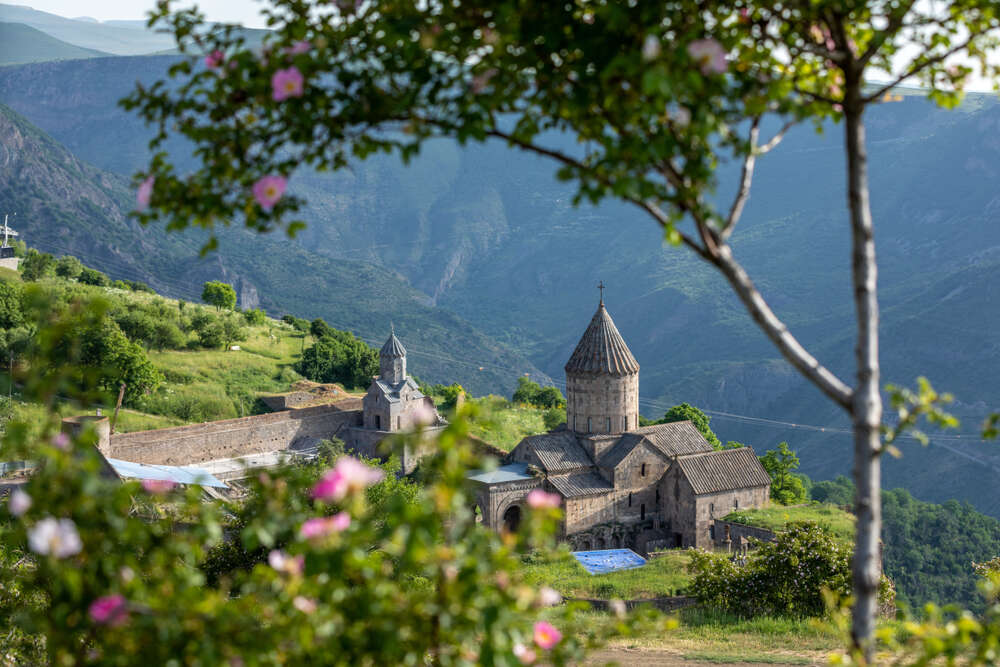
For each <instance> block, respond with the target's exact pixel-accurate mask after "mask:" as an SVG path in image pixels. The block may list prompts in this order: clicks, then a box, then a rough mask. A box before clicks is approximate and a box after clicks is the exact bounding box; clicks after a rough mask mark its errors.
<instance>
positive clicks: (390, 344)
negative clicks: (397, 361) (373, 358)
mask: <svg viewBox="0 0 1000 667" xmlns="http://www.w3.org/2000/svg"><path fill="white" fill-rule="evenodd" d="M379 356H382V357H392V358H396V357H405V356H406V348H405V347H403V344H402V343H400V342H399V339H398V338H396V334H395V332H393V333H391V334H389V340H387V341H385V345H383V346H382V349H381V350H380V351H379Z"/></svg>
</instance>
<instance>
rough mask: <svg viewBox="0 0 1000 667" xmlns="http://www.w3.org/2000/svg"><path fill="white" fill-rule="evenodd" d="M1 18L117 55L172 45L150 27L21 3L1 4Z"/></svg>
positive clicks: (154, 49) (165, 36) (169, 40)
mask: <svg viewBox="0 0 1000 667" xmlns="http://www.w3.org/2000/svg"><path fill="white" fill-rule="evenodd" d="M0 21H6V22H10V23H23V24H25V25H28V26H31V27H32V28H35V29H36V30H40V31H42V32H44V33H46V34H48V35H51V36H52V37H55V38H56V39H58V40H61V41H63V42H66V43H68V44H73V45H76V46H79V47H83V48H85V49H96V50H98V51H103V52H106V53H114V54H118V55H138V54H141V53H153V52H154V51H161V50H163V49H170V48H173V46H174V40H173V38H171V37H169V36H167V35H161V34H157V33H155V32H151V31H149V30H145V29H143V30H136V29H135V28H133V27H131V26H130V27H123V26H120V25H106V24H103V23H97V22H92V21H81V20H77V19H67V18H63V17H61V16H56V15H55V14H49V13H48V12H40V11H38V10H35V9H32V8H30V7H25V6H22V5H4V4H0Z"/></svg>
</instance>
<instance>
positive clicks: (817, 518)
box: [725, 503, 854, 540]
mask: <svg viewBox="0 0 1000 667" xmlns="http://www.w3.org/2000/svg"><path fill="white" fill-rule="evenodd" d="M725 520H726V521H734V522H736V523H743V524H746V525H748V526H757V527H759V528H767V529H768V530H775V531H777V530H781V529H783V528H784V527H785V526H786V525H787V524H789V523H791V522H793V521H813V522H815V523H818V524H819V525H821V526H825V527H827V528H829V529H830V530H831V531H832V532H833V534H834V535H836V536H837V537H838V538H841V539H843V540H853V539H854V515H853V514H850V513H849V512H845V511H844V510H842V509H840V508H839V507H836V506H835V505H828V504H820V503H810V504H808V505H801V506H795V507H786V506H784V505H778V504H772V505H771V506H770V507H766V508H763V509H754V510H740V511H738V512H732V513H730V514H728V515H727V516H726V517H725Z"/></svg>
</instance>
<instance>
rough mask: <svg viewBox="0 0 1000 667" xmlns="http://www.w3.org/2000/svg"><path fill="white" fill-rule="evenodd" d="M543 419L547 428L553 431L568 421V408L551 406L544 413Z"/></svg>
mask: <svg viewBox="0 0 1000 667" xmlns="http://www.w3.org/2000/svg"><path fill="white" fill-rule="evenodd" d="M542 420H543V421H544V422H545V428H546V429H548V430H549V431H551V430H552V429H554V428H556V427H557V426H559V425H560V424H562V423H564V422H565V421H566V409H565V408H549V409H548V410H546V411H545V414H543V415H542Z"/></svg>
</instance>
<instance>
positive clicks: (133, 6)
mask: <svg viewBox="0 0 1000 667" xmlns="http://www.w3.org/2000/svg"><path fill="white" fill-rule="evenodd" d="M6 1H7V2H10V3H11V4H20V5H27V6H29V7H31V8H32V9H37V10H39V11H43V12H49V13H51V14H58V15H59V16H65V17H66V18H76V17H78V16H89V17H90V18H94V19H97V20H98V21H106V20H108V19H144V18H146V12H148V11H149V10H150V9H152V8H153V6H154V5H155V4H156V2H155V0H87V1H86V2H81V1H80V0H6ZM176 4H177V6H178V7H180V6H190V5H198V7H199V8H200V9H201V11H202V12H204V13H205V15H206V16H208V18H209V19H211V20H213V21H225V22H238V23H242V24H243V25H245V26H248V27H251V28H262V27H264V22H263V21H262V20H261V18H260V16H259V14H258V11H259V9H260V3H259V2H257V0H194V1H186V0H181V2H178V3H176Z"/></svg>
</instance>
